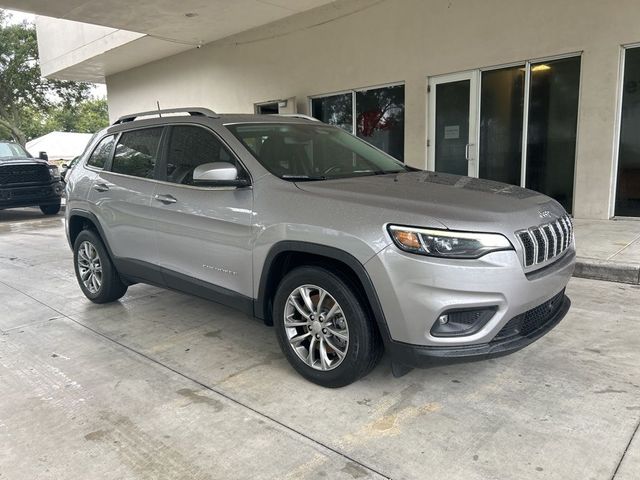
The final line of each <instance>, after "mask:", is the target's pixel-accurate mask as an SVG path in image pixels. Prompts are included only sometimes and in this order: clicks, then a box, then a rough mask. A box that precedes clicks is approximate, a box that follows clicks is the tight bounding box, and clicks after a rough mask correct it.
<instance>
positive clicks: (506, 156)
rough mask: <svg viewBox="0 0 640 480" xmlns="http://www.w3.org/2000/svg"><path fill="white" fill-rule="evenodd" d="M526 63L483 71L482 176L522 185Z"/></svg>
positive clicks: (481, 109) (481, 110) (481, 95)
mask: <svg viewBox="0 0 640 480" xmlns="http://www.w3.org/2000/svg"><path fill="white" fill-rule="evenodd" d="M524 77H525V67H524V65H520V66H516V67H509V68H501V69H498V70H489V71H485V72H482V86H481V88H480V178H487V179H490V180H496V181H499V182H505V183H511V184H514V185H520V172H521V164H522V119H523V114H524Z"/></svg>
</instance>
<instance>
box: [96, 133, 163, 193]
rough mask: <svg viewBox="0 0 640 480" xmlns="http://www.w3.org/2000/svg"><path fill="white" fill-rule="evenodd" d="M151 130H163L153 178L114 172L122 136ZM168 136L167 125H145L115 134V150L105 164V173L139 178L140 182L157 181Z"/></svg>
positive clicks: (112, 150) (113, 149)
mask: <svg viewBox="0 0 640 480" xmlns="http://www.w3.org/2000/svg"><path fill="white" fill-rule="evenodd" d="M151 128H161V129H162V131H161V132H160V140H159V142H158V157H157V158H156V164H155V165H154V167H153V178H147V177H138V176H136V175H129V174H128V173H120V172H114V171H113V170H112V168H113V159H114V158H115V155H116V147H117V146H118V143H119V142H120V139H121V138H122V136H123V135H124V134H126V133H130V132H135V131H138V130H149V129H151ZM166 134H167V125H166V124H160V125H145V126H139V127H136V128H128V129H126V130H121V131H120V132H117V133H115V135H116V141H115V142H114V144H113V148H112V149H111V156H110V158H109V161H108V162H107V163H105V167H104V169H103V171H107V172H109V173H111V174H113V175H120V176H122V177H127V178H137V179H139V180H151V181H157V179H158V165H159V164H160V158H161V157H162V151H163V144H164V137H165V136H166Z"/></svg>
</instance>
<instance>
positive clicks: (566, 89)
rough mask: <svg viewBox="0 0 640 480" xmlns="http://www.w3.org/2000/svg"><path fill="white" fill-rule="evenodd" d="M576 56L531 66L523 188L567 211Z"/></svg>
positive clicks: (577, 86)
mask: <svg viewBox="0 0 640 480" xmlns="http://www.w3.org/2000/svg"><path fill="white" fill-rule="evenodd" d="M579 90H580V57H573V58H565V59H562V60H555V61H552V62H544V63H538V64H533V65H531V95H530V98H529V123H528V127H527V134H528V137H527V183H526V187H527V188H530V189H532V190H537V191H538V192H542V193H544V194H545V195H549V196H550V197H553V198H555V199H556V200H557V201H558V202H560V203H561V204H562V206H563V207H564V208H565V209H566V210H567V211H568V212H570V211H571V208H572V200H573V173H574V165H575V158H576V130H577V127H578V92H579Z"/></svg>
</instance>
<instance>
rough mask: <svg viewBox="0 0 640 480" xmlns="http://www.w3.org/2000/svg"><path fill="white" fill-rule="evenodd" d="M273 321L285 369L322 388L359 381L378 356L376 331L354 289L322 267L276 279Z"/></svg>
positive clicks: (302, 269)
mask: <svg viewBox="0 0 640 480" xmlns="http://www.w3.org/2000/svg"><path fill="white" fill-rule="evenodd" d="M273 321H274V326H275V329H276V335H277V338H278V343H279V344H280V348H281V349H282V351H283V353H284V355H285V356H286V357H287V360H288V361H289V363H290V364H291V366H293V368H294V369H295V370H296V371H297V372H298V373H299V374H300V375H302V376H303V377H304V378H306V379H307V380H309V381H311V382H313V383H316V384H318V385H321V386H323V387H330V388H338V387H343V386H345V385H349V384H350V383H353V382H355V381H356V380H358V379H360V378H362V377H364V376H365V375H366V374H367V373H369V372H370V371H371V370H372V369H373V367H375V365H376V363H377V362H378V360H379V359H380V357H381V354H382V342H381V341H380V336H379V334H378V331H377V330H376V327H375V325H374V324H373V323H372V320H371V319H369V318H368V316H367V314H366V309H365V308H364V307H363V305H362V303H361V301H360V300H359V298H358V295H357V294H356V292H355V291H354V289H353V288H351V287H350V286H349V284H347V283H346V282H345V281H344V280H342V279H341V278H340V277H338V276H337V275H335V274H334V273H332V272H330V271H328V270H325V269H324V268H320V267H315V266H304V267H298V268H296V269H295V270H292V271H291V272H289V273H288V274H287V275H286V276H285V277H284V278H283V279H282V281H281V282H280V285H279V286H278V290H277V292H276V295H275V297H274V301H273Z"/></svg>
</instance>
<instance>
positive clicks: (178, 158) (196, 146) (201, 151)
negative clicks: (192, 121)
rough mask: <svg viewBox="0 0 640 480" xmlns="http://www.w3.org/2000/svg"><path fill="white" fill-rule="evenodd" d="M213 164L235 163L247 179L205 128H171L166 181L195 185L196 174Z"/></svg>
mask: <svg viewBox="0 0 640 480" xmlns="http://www.w3.org/2000/svg"><path fill="white" fill-rule="evenodd" d="M211 162H227V163H232V164H234V165H235V167H236V168H237V169H238V176H239V177H242V176H244V173H243V172H244V170H243V168H242V166H241V165H240V164H239V163H238V162H237V161H236V160H235V158H234V156H233V155H232V154H231V153H230V152H229V151H228V150H227V148H226V147H225V146H224V145H223V144H222V142H221V141H220V140H218V138H217V137H216V136H215V135H213V134H212V133H211V132H209V131H207V130H206V129H204V128H202V127H197V126H191V125H176V126H174V127H172V128H171V134H170V137H169V147H168V149H167V171H166V180H167V181H168V182H171V183H178V184H181V185H193V171H194V170H195V169H196V167H198V166H199V165H202V164H204V163H211Z"/></svg>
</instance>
